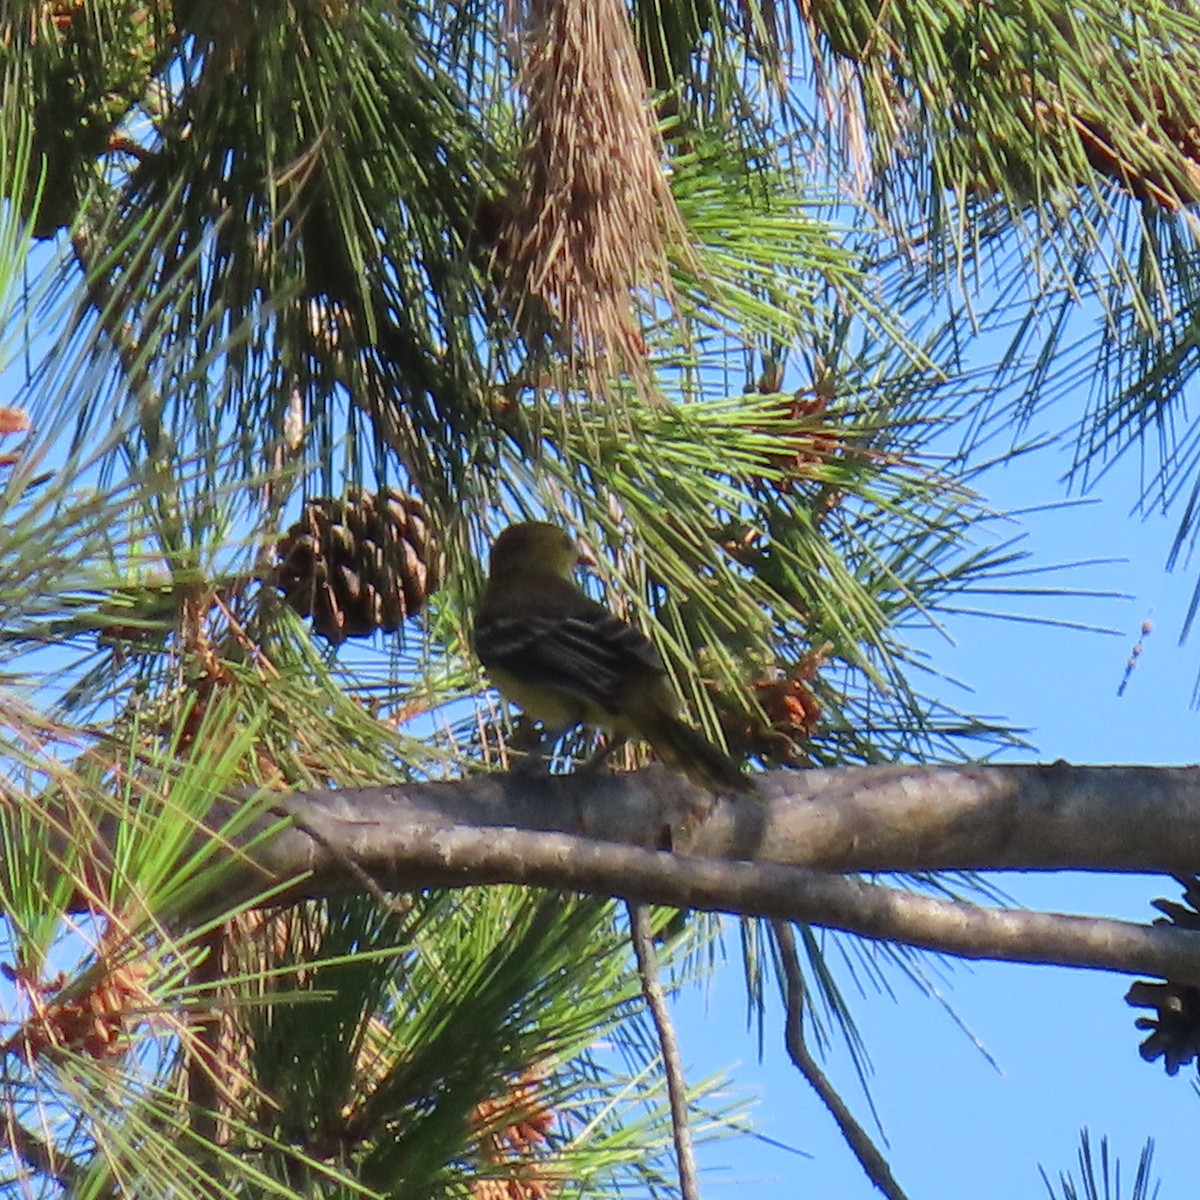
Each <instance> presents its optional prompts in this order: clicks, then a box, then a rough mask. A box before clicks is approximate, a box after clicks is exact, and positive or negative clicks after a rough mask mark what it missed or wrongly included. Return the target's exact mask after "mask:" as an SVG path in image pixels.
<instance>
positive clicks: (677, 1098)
mask: <svg viewBox="0 0 1200 1200" xmlns="http://www.w3.org/2000/svg"><path fill="white" fill-rule="evenodd" d="M625 909H626V911H627V912H628V913H629V934H630V938H631V939H632V941H633V952H634V954H635V955H636V956H637V965H638V975H639V976H640V978H641V981H642V995H643V996H645V998H646V1007H647V1008H648V1009H649V1010H650V1016H651V1018H652V1019H653V1021H654V1028H655V1030H656V1031H657V1032H658V1044H659V1046H660V1048H661V1050H662V1060H663V1070H664V1071H665V1072H666V1076H667V1097H668V1100H669V1101H670V1105H671V1135H672V1137H673V1139H674V1141H675V1162H676V1164H677V1165H678V1168H679V1195H680V1198H681V1200H700V1179H699V1176H698V1174H697V1172H696V1156H695V1153H694V1152H693V1150H692V1130H691V1127H690V1126H689V1125H688V1105H687V1081H686V1080H685V1078H684V1074H683V1062H682V1060H681V1059H680V1057H679V1043H678V1041H677V1040H676V1038H675V1026H674V1025H673V1024H672V1022H671V1013H670V1011H669V1010H668V1008H667V998H666V996H665V995H664V994H663V989H662V983H661V981H660V980H659V977H658V954H657V952H656V951H655V949H654V933H653V931H652V930H651V928H650V909H649V908H648V907H647V906H646V905H645V904H637V903H635V902H634V901H632V900H630V901H626V904H625Z"/></svg>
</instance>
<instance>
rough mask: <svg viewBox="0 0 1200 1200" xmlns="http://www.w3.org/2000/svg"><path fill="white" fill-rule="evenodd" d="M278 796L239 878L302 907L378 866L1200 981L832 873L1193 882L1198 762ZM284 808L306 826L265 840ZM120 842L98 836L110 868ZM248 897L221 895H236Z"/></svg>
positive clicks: (1109, 926) (1092, 945)
mask: <svg viewBox="0 0 1200 1200" xmlns="http://www.w3.org/2000/svg"><path fill="white" fill-rule="evenodd" d="M247 802H249V801H242V802H241V804H242V805H244V803H247ZM237 803H238V802H233V801H220V802H218V803H217V804H216V805H214V808H213V810H212V812H211V813H210V816H209V820H208V823H209V825H210V826H211V827H213V828H214V829H219V828H220V827H221V826H222V825H223V824H224V822H225V819H226V818H227V817H229V816H231V815H232V814H233V812H234V806H235V804H237ZM264 805H265V806H266V810H265V812H264V815H263V817H261V818H260V819H259V820H258V821H257V822H251V823H250V824H249V825H248V826H247V825H246V824H245V823H243V826H242V830H241V832H240V833H239V834H237V835H236V836H233V837H227V835H225V834H221V835H220V836H221V837H222V838H225V839H226V841H227V844H231V845H233V846H239V847H246V849H244V850H242V851H241V853H242V854H243V855H244V864H245V866H244V870H245V878H244V879H243V880H241V881H237V880H235V881H232V882H231V884H230V888H231V887H232V886H233V885H234V884H235V883H241V884H242V885H243V886H244V887H246V888H247V889H254V892H253V894H257V893H258V891H260V890H264V889H265V888H266V887H268V886H272V885H276V884H278V883H280V882H283V881H286V880H289V879H290V880H296V882H295V884H294V885H293V886H292V887H291V888H290V889H289V890H288V891H287V892H286V893H285V894H284V896H285V897H299V896H321V895H329V894H333V893H337V892H347V891H359V890H361V889H362V886H363V885H362V877H363V873H364V872H365V873H366V875H368V876H369V877H370V878H371V879H373V880H375V881H376V883H377V884H378V886H379V887H380V888H382V889H385V890H391V891H406V890H413V889H418V888H425V887H435V886H443V887H444V886H451V887H464V886H473V885H483V884H490V883H518V884H532V885H540V886H544V887H553V888H558V889H563V890H571V891H584V892H593V893H598V894H607V895H613V896H620V897H623V898H625V899H627V900H631V901H635V902H640V903H650V904H664V905H671V906H673V907H676V908H695V909H702V910H707V911H720V912H730V913H739V914H745V915H749V916H758V917H767V918H773V919H779V920H794V921H805V922H808V923H810V924H815V925H822V926H826V927H828V928H832V929H840V930H844V931H846V932H850V933H855V934H858V935H860V936H863V937H868V938H876V939H886V940H893V941H898V942H903V943H907V944H909V945H913V946H920V947H924V948H926V949H930V950H935V951H939V952H942V953H948V954H954V955H958V956H960V957H964V958H974V959H981V958H990V959H999V960H1005V961H1012V962H1026V963H1052V964H1059V965H1062V966H1072V967H1091V968H1097V969H1102V970H1110V971H1117V972H1123V973H1128V974H1136V975H1142V976H1152V977H1153V976H1157V977H1161V978H1168V979H1171V980H1173V981H1175V982H1178V983H1196V984H1200V933H1196V932H1193V931H1188V930H1182V929H1178V928H1171V927H1164V926H1152V925H1140V924H1135V923H1131V922H1124V921H1116V920H1109V919H1105V918H1098V917H1080V916H1067V915H1061V914H1053V913H1037V912H1028V911H1010V910H1002V909H992V908H983V907H978V906H976V905H973V904H968V903H965V902H957V901H953V900H946V899H940V898H933V897H929V896H924V895H916V894H913V893H910V892H907V891H903V890H901V889H900V888H897V887H891V886H884V885H881V884H878V883H871V882H867V881H865V880H862V879H853V878H844V877H842V876H841V875H840V874H830V873H828V872H829V871H833V872H838V873H841V872H875V871H882V870H897V871H902V870H921V871H928V870H939V869H946V870H949V869H959V868H962V869H968V868H972V869H973V868H982V869H987V868H997V869H1004V868H1017V869H1022V868H1023V869H1030V868H1032V869H1048V868H1063V869H1067V868H1070V869H1079V870H1088V869H1091V870H1096V869H1099V870H1128V871H1147V870H1158V871H1163V872H1172V871H1177V872H1179V873H1185V872H1186V873H1190V872H1191V870H1192V869H1194V868H1195V867H1196V866H1197V865H1198V864H1200V771H1198V770H1195V769H1191V768H1140V767H1068V766H1066V765H1065V764H1062V765H1056V766H1051V767H1038V766H1002V767H968V768H957V769H955V768H916V767H913V768H890V767H889V768H849V769H841V770H829V771H797V772H782V771H781V772H776V773H772V774H771V775H768V776H766V777H764V784H763V787H762V789H761V794H760V795H758V796H749V797H736V798H725V797H721V798H715V797H712V796H710V795H708V794H707V793H705V792H702V791H700V790H699V789H696V788H695V787H693V785H691V784H689V783H688V782H687V780H685V779H683V778H682V777H681V776H678V775H675V774H673V773H672V772H670V771H667V770H665V769H663V768H658V769H655V768H650V769H647V770H645V771H637V772H629V773H620V774H610V775H603V774H601V775H582V776H568V777H559V776H556V777H541V778H539V777H536V776H535V777H530V776H521V775H516V776H511V775H492V776H479V777H477V778H472V779H468V780H462V781H458V782H453V783H438V784H405V785H396V786H389V787H377V788H362V789H345V790H341V791H313V792H306V793H296V794H294V795H292V796H291V797H289V798H282V797H280V796H278V795H272V796H270V797H268V798H266V799H265V800H264ZM281 813H283V814H285V815H288V816H292V817H293V818H294V821H295V823H294V825H293V827H291V828H287V829H284V830H282V831H280V832H275V833H273V834H270V835H269V836H261V837H259V839H258V841H257V842H254V844H253V845H251V842H252V841H253V839H254V837H255V836H256V831H258V832H259V833H262V831H265V830H267V829H269V828H270V827H271V826H273V825H277V824H278V818H279V815H280V814H281ZM663 847H672V848H673V850H672V852H667V851H665V850H664V849H663ZM104 854H105V848H104V847H103V846H99V847H95V848H94V851H93V854H92V858H93V859H94V860H95V861H102V860H103V858H104ZM347 862H353V863H355V864H357V867H358V868H360V869H358V870H355V871H350V870H348V869H347ZM813 867H821V868H825V869H826V870H816V869H812V868H813ZM230 888H224V889H223V890H222V894H221V895H220V896H215V897H213V903H214V905H225V904H227V903H228V900H229V898H230V895H231V891H230ZM280 898H281V897H280V895H279V894H278V892H277V893H276V895H275V897H274V899H273V901H272V902H273V903H277V902H278V901H279V899H280Z"/></svg>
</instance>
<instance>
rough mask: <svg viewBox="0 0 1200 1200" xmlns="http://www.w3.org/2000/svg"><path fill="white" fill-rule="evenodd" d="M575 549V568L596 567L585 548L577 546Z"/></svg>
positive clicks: (593, 558)
mask: <svg viewBox="0 0 1200 1200" xmlns="http://www.w3.org/2000/svg"><path fill="white" fill-rule="evenodd" d="M575 548H576V549H577V550H578V551H579V554H578V556H577V557H576V559H575V565H576V566H577V567H594V566H595V565H596V558H595V556H594V555H593V554H592V552H591V551H590V550H589V549H588V548H587V546H584V545H579V546H576V547H575Z"/></svg>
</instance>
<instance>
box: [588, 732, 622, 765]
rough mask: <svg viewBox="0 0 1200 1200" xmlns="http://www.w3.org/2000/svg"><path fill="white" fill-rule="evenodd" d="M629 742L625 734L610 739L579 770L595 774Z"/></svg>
mask: <svg viewBox="0 0 1200 1200" xmlns="http://www.w3.org/2000/svg"><path fill="white" fill-rule="evenodd" d="M628 740H629V738H628V737H627V736H626V735H625V734H623V733H621V734H614V735H612V736H611V737H609V738H608V740H607V741H606V742H605V743H604V745H603V746H601V747H600V748H599V749H598V750H597V751H596V753H595V754H593V755H592V757H591V758H589V759H588V760H587V762H585V763H584V764H583V766H582V767H580V768H579V771H580V773H581V774H587V775H591V774H592V773H593V772H595V771H598V770H600V768H601V767H602V766H604V764H605V763H606V762H608V760H609V759H610V758H612V756H613V755H614V754H615V753H616V752H617V751H618V750H620V748H621V747H622V746H623V745H625V743H626V742H627V741H628Z"/></svg>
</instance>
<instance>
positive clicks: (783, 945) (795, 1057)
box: [771, 921, 907, 1200]
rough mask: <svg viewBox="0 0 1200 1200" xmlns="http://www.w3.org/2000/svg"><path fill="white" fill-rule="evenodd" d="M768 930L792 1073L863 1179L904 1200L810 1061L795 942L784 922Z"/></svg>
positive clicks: (871, 1144)
mask: <svg viewBox="0 0 1200 1200" xmlns="http://www.w3.org/2000/svg"><path fill="white" fill-rule="evenodd" d="M771 928H772V929H773V930H774V932H775V938H776V940H777V941H778V943H779V952H780V955H781V956H782V958H783V974H784V980H785V982H786V985H787V997H786V999H787V1016H786V1024H785V1026H784V1044H785V1045H786V1047H787V1052H788V1057H789V1058H790V1059H791V1060H792V1062H793V1063H795V1065H796V1069H797V1070H798V1071H799V1072H800V1074H801V1075H803V1076H804V1078H805V1079H806V1080H807V1081H808V1084H809V1086H811V1087H812V1089H813V1091H814V1092H816V1093H817V1095H818V1096H819V1097H820V1098H821V1102H822V1103H823V1104H824V1105H825V1107H826V1108H827V1109H829V1112H830V1115H831V1116H832V1117H833V1119H834V1120H835V1121H836V1122H837V1127H838V1129H839V1130H841V1133H842V1137H844V1138H845V1139H846V1144H847V1145H848V1146H849V1147H850V1149H851V1150H853V1151H854V1156H855V1157H856V1158H857V1159H858V1161H859V1163H860V1164H861V1166H862V1169H863V1170H864V1171H865V1172H866V1173H867V1178H868V1179H870V1181H871V1182H872V1183H873V1184H874V1185H875V1186H876V1187H877V1188H878V1189H879V1190H880V1191H881V1192H882V1193H883V1194H884V1195H885V1196H887V1197H889V1200H907V1196H906V1195H905V1193H904V1189H903V1188H902V1187H901V1186H900V1185H899V1184H898V1183H897V1182H896V1180H895V1177H894V1176H893V1175H892V1169H891V1167H889V1166H888V1163H887V1159H885V1158H884V1157H883V1155H882V1154H881V1153H880V1151H879V1148H878V1147H877V1146H876V1145H875V1143H874V1142H873V1141H871V1138H870V1135H869V1134H868V1133H867V1131H866V1130H865V1129H864V1128H863V1127H862V1126H861V1125H860V1124H859V1123H858V1122H857V1121H856V1120H855V1119H854V1114H853V1113H852V1112H851V1111H850V1109H849V1108H848V1107H847V1105H846V1102H845V1101H844V1100H843V1099H842V1097H841V1096H840V1095H839V1094H838V1090H837V1088H835V1087H834V1086H833V1084H832V1083H830V1082H829V1078H828V1077H827V1076H826V1074H825V1072H824V1071H822V1070H821V1068H820V1066H819V1065H818V1063H817V1060H816V1059H815V1058H813V1056H812V1054H811V1053H810V1051H809V1049H808V1043H807V1042H806V1041H805V1040H804V975H803V973H802V972H801V970H800V956H799V955H798V954H797V953H796V938H795V935H794V934H793V933H792V927H791V926H790V925H789V924H788V923H787V922H786V921H773V922H772V923H771Z"/></svg>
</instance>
